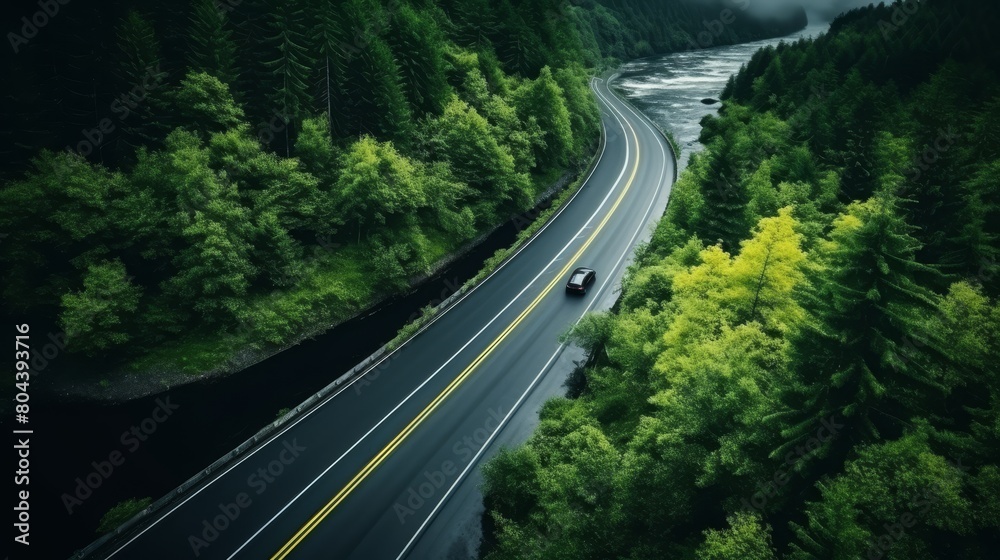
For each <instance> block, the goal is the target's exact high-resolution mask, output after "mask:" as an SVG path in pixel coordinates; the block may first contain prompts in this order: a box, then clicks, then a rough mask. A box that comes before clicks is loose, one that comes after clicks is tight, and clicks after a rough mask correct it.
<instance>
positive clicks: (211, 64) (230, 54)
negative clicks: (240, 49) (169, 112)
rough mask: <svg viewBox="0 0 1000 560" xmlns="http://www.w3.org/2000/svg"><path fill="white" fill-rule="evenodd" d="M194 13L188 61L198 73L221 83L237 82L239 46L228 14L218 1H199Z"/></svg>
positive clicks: (190, 31)
mask: <svg viewBox="0 0 1000 560" xmlns="http://www.w3.org/2000/svg"><path fill="white" fill-rule="evenodd" d="M193 4H194V5H193V7H192V12H191V18H190V19H191V23H190V30H189V32H188V41H189V44H190V46H191V51H190V53H189V54H188V61H189V62H190V65H191V69H192V70H193V71H194V72H204V73H206V74H208V75H210V76H213V77H214V78H216V79H218V80H219V81H220V82H222V83H225V84H233V83H234V82H235V80H236V74H237V66H236V43H234V42H233V38H232V31H231V30H230V29H229V28H228V26H227V25H226V23H227V20H228V18H227V17H226V11H225V10H221V9H219V7H218V5H217V4H216V2H215V0H196V1H195V2H194V3H193Z"/></svg>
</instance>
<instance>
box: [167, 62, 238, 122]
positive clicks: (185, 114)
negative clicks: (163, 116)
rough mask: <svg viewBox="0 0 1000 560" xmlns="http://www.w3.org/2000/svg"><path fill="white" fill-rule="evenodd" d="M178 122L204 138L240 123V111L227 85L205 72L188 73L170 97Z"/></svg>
mask: <svg viewBox="0 0 1000 560" xmlns="http://www.w3.org/2000/svg"><path fill="white" fill-rule="evenodd" d="M171 101H172V102H173V103H172V105H173V107H174V110H175V112H176V115H177V116H176V118H177V120H178V122H183V123H186V125H187V127H189V128H190V129H192V130H196V131H198V132H200V133H202V134H204V135H208V134H211V133H214V132H222V131H224V130H227V129H229V128H232V127H235V126H237V125H239V124H240V123H241V122H243V117H244V115H243V109H242V108H241V107H240V106H239V105H238V104H237V103H236V101H235V100H233V96H232V95H231V94H230V93H229V86H227V85H226V83H225V82H223V81H221V80H220V79H219V78H216V77H214V76H212V75H210V74H207V73H205V72H191V73H189V74H188V75H187V76H186V77H185V78H184V79H183V80H181V83H180V86H179V87H178V88H177V89H176V90H175V91H174V92H173V94H172V95H171Z"/></svg>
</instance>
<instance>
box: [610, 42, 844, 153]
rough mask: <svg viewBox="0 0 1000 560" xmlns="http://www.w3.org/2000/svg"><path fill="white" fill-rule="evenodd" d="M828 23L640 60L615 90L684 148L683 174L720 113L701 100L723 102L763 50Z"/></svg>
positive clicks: (626, 71)
mask: <svg viewBox="0 0 1000 560" xmlns="http://www.w3.org/2000/svg"><path fill="white" fill-rule="evenodd" d="M829 27H830V26H829V24H826V23H825V24H822V25H810V26H808V27H806V28H805V29H803V30H801V31H799V32H798V33H795V34H792V35H789V36H787V37H783V38H781V39H767V40H764V41H755V42H753V43H743V44H740V45H728V46H721V47H714V48H708V49H692V50H689V51H684V52H677V53H671V54H665V55H659V56H651V57H648V58H641V59H638V60H633V61H631V62H628V63H626V64H625V65H623V66H622V67H621V69H620V71H619V72H620V76H619V77H618V79H617V80H616V81H615V82H614V84H615V87H616V89H617V90H618V91H620V92H621V93H622V94H623V95H625V97H627V98H628V100H629V101H631V102H632V104H633V105H635V106H636V107H638V108H639V109H641V110H642V111H643V112H644V113H646V115H647V116H649V118H650V119H652V120H653V122H655V123H656V124H657V125H659V126H660V128H662V129H664V130H666V131H668V132H670V133H671V134H672V135H673V136H674V139H675V140H677V143H678V144H680V147H681V154H680V157H679V161H678V162H677V164H678V165H677V167H678V172H681V171H683V170H684V168H685V167H686V166H687V162H688V158H689V157H690V155H691V154H692V153H694V152H697V151H699V150H701V149H702V148H703V146H702V145H701V143H699V142H698V135H699V134H700V133H701V119H702V118H703V117H704V116H705V115H716V114H718V112H719V104H718V103H716V104H714V105H706V104H704V103H702V99H706V98H712V99H718V98H719V95H720V94H721V93H722V88H724V87H725V86H726V82H727V81H728V80H729V76H730V75H732V74H735V73H736V72H738V71H739V69H740V65H742V64H744V63H746V62H747V61H749V60H750V57H751V56H753V53H755V52H757V51H758V50H759V49H761V48H762V47H766V46H768V45H777V44H778V43H779V42H780V41H785V42H795V41H798V40H799V39H800V38H809V37H815V36H817V35H819V34H820V33H823V32H825V31H826V30H827V29H828V28H829Z"/></svg>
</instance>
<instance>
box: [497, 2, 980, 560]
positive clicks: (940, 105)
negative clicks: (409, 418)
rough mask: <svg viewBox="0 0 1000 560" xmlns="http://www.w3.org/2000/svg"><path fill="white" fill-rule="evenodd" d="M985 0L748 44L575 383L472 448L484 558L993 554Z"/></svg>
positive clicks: (589, 332) (594, 327) (587, 327)
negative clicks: (806, 37) (479, 480)
mask: <svg viewBox="0 0 1000 560" xmlns="http://www.w3.org/2000/svg"><path fill="white" fill-rule="evenodd" d="M998 21H1000V18H998V9H997V8H996V7H995V6H992V5H990V6H986V5H984V4H982V3H978V2H971V1H961V2H946V1H943V0H936V1H925V2H920V3H916V2H910V3H906V4H903V5H896V6H889V7H878V8H870V9H862V10H857V11H853V12H850V13H848V14H846V15H845V16H843V17H841V18H840V19H838V20H837V21H836V22H834V23H833V25H832V27H831V30H830V32H829V33H828V34H827V35H825V36H822V37H820V38H818V39H816V40H814V41H800V42H797V43H795V44H791V45H782V46H779V47H778V48H768V49H765V50H762V51H760V52H758V53H757V54H756V55H755V56H754V57H753V60H752V61H751V62H749V63H748V64H747V65H746V67H745V68H744V69H743V71H741V72H740V73H739V75H737V76H736V77H735V78H734V79H733V80H732V81H731V82H730V84H729V86H728V87H727V88H726V91H725V92H724V94H723V99H724V105H725V106H724V109H723V110H722V111H721V115H720V117H718V118H710V119H707V120H706V121H705V122H704V132H703V141H704V143H705V144H706V145H707V149H706V150H705V152H704V153H702V154H697V155H695V156H694V158H693V159H692V162H691V164H690V166H689V167H688V169H687V171H686V172H685V173H684V174H683V176H682V177H681V178H680V180H679V182H678V184H677V185H676V186H675V187H674V190H673V193H672V198H671V201H670V205H669V208H668V211H667V213H666V216H665V217H664V218H663V220H662V221H661V222H660V223H659V226H658V228H657V230H656V233H655V235H654V237H653V240H652V241H651V243H650V244H649V246H648V247H646V248H644V249H643V250H642V251H640V254H639V258H638V261H637V263H636V265H635V266H634V267H633V269H632V270H631V271H630V274H629V275H628V278H627V280H626V282H625V286H624V288H623V295H622V299H621V300H620V309H619V310H618V312H617V313H615V314H611V315H596V316H592V317H590V318H589V320H587V321H584V322H583V323H581V325H580V327H579V328H578V329H577V330H576V331H575V333H573V335H572V337H573V338H574V339H575V340H576V341H578V342H580V343H581V344H582V345H583V346H585V347H586V348H588V349H589V350H590V351H591V354H592V356H593V360H592V363H591V364H590V365H589V366H588V367H587V368H586V370H585V371H583V372H582V374H581V377H580V378H579V379H578V383H577V384H576V385H575V386H574V394H573V395H572V397H573V398H570V399H557V400H554V401H551V402H549V403H547V405H546V406H545V408H544V410H543V412H542V415H541V416H542V420H541V425H540V427H539V428H538V430H537V431H536V433H535V434H534V435H533V436H532V438H531V440H530V441H529V442H528V443H527V444H526V445H524V446H522V447H519V448H517V449H514V450H509V451H505V452H503V453H501V454H500V455H499V456H498V457H497V458H496V459H495V460H493V461H491V462H490V463H489V464H488V465H487V467H486V468H485V478H486V484H485V498H486V503H487V507H488V510H489V516H490V517H489V521H490V523H492V524H493V526H494V529H495V530H494V535H493V541H492V542H491V545H490V547H489V550H488V551H487V554H486V557H487V558H491V559H501V558H511V559H513V558H517V559H524V558H553V557H566V558H595V559H596V558H633V559H640V558H650V559H653V558H667V557H679V558H699V559H733V560H736V559H746V558H753V559H767V558H777V557H784V558H795V559H800V558H802V559H806V558H838V559H848V558H851V559H854V558H963V559H981V558H988V557H991V556H992V555H993V554H994V551H995V550H996V547H997V546H998V544H1000V543H998V540H1000V532H998V530H997V527H998V526H1000V516H998V512H1000V502H998V496H1000V467H998V464H1000V456H998V454H997V449H1000V440H998V437H1000V431H998V427H997V418H1000V385H998V369H997V365H996V363H995V353H996V352H995V348H996V345H997V343H998V342H1000V305H998V303H997V297H1000V283H998V277H997V272H998V269H997V261H996V258H997V256H998V252H1000V238H998V235H1000V228H998V225H997V224H1000V198H998V195H997V185H998V184H1000V136H998V135H997V130H1000V74H998V72H997V69H998V68H1000V64H998V60H997V50H996V49H995V47H994V46H993V42H994V41H993V39H992V37H991V34H992V30H993V29H995V28H996V25H997V24H998Z"/></svg>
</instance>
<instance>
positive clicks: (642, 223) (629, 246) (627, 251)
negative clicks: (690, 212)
mask: <svg viewBox="0 0 1000 560" xmlns="http://www.w3.org/2000/svg"><path fill="white" fill-rule="evenodd" d="M595 91H596V90H595ZM598 95H601V94H600V92H598ZM601 98H602V99H605V102H607V103H608V105H609V106H611V103H610V102H608V101H607V99H606V98H604V96H603V95H601ZM626 107H627V106H626ZM632 114H633V115H634V114H635V112H634V111H633V112H632ZM622 116H623V117H624V115H622ZM636 117H637V118H638V115H636ZM639 121H640V122H642V123H643V125H645V126H646V128H647V129H649V131H650V133H651V134H652V135H653V137H654V138H656V139H657V140H656V141H657V144H659V146H660V155H661V161H662V162H663V165H661V166H660V178H659V181H658V182H657V185H656V194H654V195H653V197H652V198H651V199H650V201H649V206H647V207H646V213H645V214H644V215H643V218H642V220H640V222H639V227H637V228H636V230H635V233H633V234H632V238H631V239H629V242H628V244H626V246H625V250H624V251H623V252H622V254H621V256H619V257H618V261H617V262H615V265H614V267H612V269H611V270H612V273H611V274H609V275H608V278H607V280H605V281H604V283H602V284H601V287H600V288H598V290H597V294H595V295H594V297H593V298H592V299H591V301H590V303H589V304H588V305H587V307H586V308H585V309H584V310H583V313H582V314H581V315H580V318H579V319H577V320H576V322H575V323H573V324H574V325H577V324H579V323H580V321H582V320H583V317H584V315H586V314H587V313H588V312H590V309H591V308H592V307H593V306H594V304H596V303H597V301H598V300H599V299H600V296H601V295H602V293H603V291H604V289H605V288H606V287H607V286H608V285H609V283H610V282H611V279H612V278H613V277H614V276H615V275H616V274H617V270H618V267H619V266H621V263H622V260H624V259H625V257H626V256H627V255H629V254H631V252H632V246H633V244H634V243H635V240H636V238H637V237H638V236H639V233H640V232H641V231H642V229H643V227H645V225H646V221H647V220H648V219H649V214H650V213H651V212H652V211H653V206H655V205H656V201H657V199H658V198H659V196H660V194H659V193H660V190H661V189H662V188H663V178H664V175H665V174H666V169H667V154H666V151H665V149H664V147H663V140H662V139H661V138H660V137H659V135H658V134H657V133H656V132H654V131H653V129H652V128H650V126H649V124H648V123H646V122H645V121H644V120H643V119H642V118H639ZM629 128H632V127H631V125H629ZM632 132H633V134H634V133H635V130H633V131H632ZM636 141H637V142H638V136H636ZM566 346H567V344H565V343H564V344H560V345H559V347H558V348H557V349H556V351H555V353H553V354H552V356H551V357H550V358H549V359H548V361H546V362H545V365H544V366H542V369H541V370H539V372H538V373H537V374H536V375H535V377H534V379H532V381H531V383H530V384H529V385H528V388H527V389H525V390H524V392H523V393H521V396H520V397H519V398H518V399H517V401H516V402H515V403H514V406H513V407H511V409H510V411H508V412H507V414H506V415H505V416H504V417H503V419H502V420H501V421H500V423H499V425H498V426H497V428H496V429H495V430H494V431H493V433H492V434H490V437H488V438H487V439H486V442H485V443H483V446H482V447H481V448H479V451H478V452H477V453H476V454H475V455H474V456H473V457H472V460H471V461H469V464H468V465H466V466H465V468H464V469H462V472H460V473H459V474H458V477H457V478H456V479H455V482H453V483H452V484H451V486H450V487H448V490H447V491H446V492H445V493H444V495H443V496H442V497H441V500H440V501H438V503H437V504H436V505H435V506H434V509H432V510H431V512H430V514H428V516H427V518H426V519H424V521H423V523H421V524H420V527H417V530H416V532H415V533H414V534H413V536H412V537H411V538H410V540H409V542H407V543H406V546H404V547H403V550H402V552H400V553H399V555H398V556H396V560H402V558H403V557H404V556H406V554H407V553H408V552H409V550H410V547H412V546H413V544H414V543H415V542H416V541H417V539H418V538H419V537H420V535H421V534H422V533H423V531H424V529H426V528H427V525H428V524H429V523H430V522H431V520H432V519H434V516H435V515H437V512H438V510H440V509H441V507H442V506H443V505H444V503H445V502H446V501H448V498H450V497H451V495H452V493H453V492H454V491H455V488H457V487H458V485H459V484H460V483H461V482H462V480H464V479H465V477H466V475H467V474H468V473H469V471H470V470H471V469H472V467H474V466H475V465H476V463H477V462H478V461H479V458H480V457H481V456H482V454H483V453H484V452H485V451H486V449H487V448H488V447H489V446H490V443H492V442H493V440H494V439H495V438H496V436H497V435H498V434H499V433H500V431H501V430H502V429H503V428H504V426H506V425H507V423H508V421H509V420H510V418H511V417H512V416H513V415H514V413H515V412H517V410H518V409H519V408H520V407H521V404H522V403H523V402H524V399H525V398H527V396H528V394H529V393H531V391H532V390H533V389H534V388H535V385H536V384H538V381H539V380H540V379H541V377H542V376H543V375H544V374H545V373H546V372H547V371H548V369H549V368H550V367H552V362H553V361H555V360H556V358H558V356H559V354H560V353H561V352H562V351H563V350H564V349H565V348H566Z"/></svg>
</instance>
